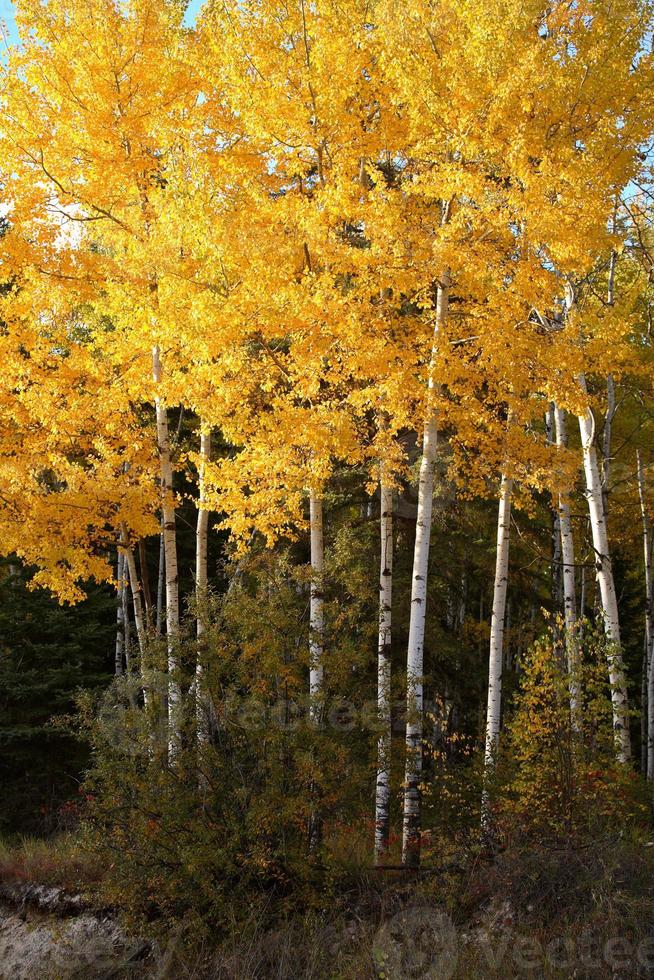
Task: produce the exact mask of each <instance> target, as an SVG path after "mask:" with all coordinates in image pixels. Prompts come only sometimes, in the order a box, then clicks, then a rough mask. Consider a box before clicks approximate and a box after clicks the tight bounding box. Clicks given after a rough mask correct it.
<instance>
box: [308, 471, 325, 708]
mask: <svg viewBox="0 0 654 980" xmlns="http://www.w3.org/2000/svg"><path fill="white" fill-rule="evenodd" d="M309 521H310V528H311V598H310V609H309V711H310V715H311V718H312V720H313V721H320V719H321V716H322V697H323V662H322V661H323V653H324V642H325V640H324V636H325V613H324V582H323V566H324V546H323V533H322V530H323V529H322V498H321V497H319V496H318V495H317V494H316V493H315V492H314V491H313V490H312V491H311V493H310V495H309Z"/></svg>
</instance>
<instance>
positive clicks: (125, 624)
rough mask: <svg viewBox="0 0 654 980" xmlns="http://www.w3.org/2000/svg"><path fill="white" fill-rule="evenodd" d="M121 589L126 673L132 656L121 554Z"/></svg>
mask: <svg viewBox="0 0 654 980" xmlns="http://www.w3.org/2000/svg"><path fill="white" fill-rule="evenodd" d="M122 557H123V582H124V584H123V589H122V595H121V598H122V603H123V653H124V655H125V672H126V673H127V674H129V673H130V671H131V656H132V638H131V635H130V624H129V596H128V594H127V580H128V570H127V561H126V560H125V556H124V555H123V556H122Z"/></svg>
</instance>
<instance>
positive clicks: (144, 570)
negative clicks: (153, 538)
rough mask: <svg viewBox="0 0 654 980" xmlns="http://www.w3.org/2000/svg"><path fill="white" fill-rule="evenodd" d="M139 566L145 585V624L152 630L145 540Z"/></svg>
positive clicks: (140, 541) (142, 543)
mask: <svg viewBox="0 0 654 980" xmlns="http://www.w3.org/2000/svg"><path fill="white" fill-rule="evenodd" d="M139 565H140V568H141V582H142V583H143V605H144V607H145V624H146V626H147V628H148V630H151V629H152V625H153V624H152V596H151V594H150V573H149V570H148V555H147V549H146V545H145V541H144V540H143V538H141V539H140V540H139Z"/></svg>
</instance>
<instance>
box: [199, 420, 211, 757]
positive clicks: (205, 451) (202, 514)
mask: <svg viewBox="0 0 654 980" xmlns="http://www.w3.org/2000/svg"><path fill="white" fill-rule="evenodd" d="M200 456H201V461H200V467H199V472H198V481H199V498H200V499H199V501H198V520H197V525H196V529H195V604H196V635H197V640H198V649H197V661H196V666H195V698H196V722H197V739H198V743H205V742H206V741H207V738H208V731H209V724H208V723H209V718H208V704H207V697H206V692H205V690H204V678H203V664H202V657H203V655H204V651H203V649H202V637H203V635H204V633H205V629H206V615H207V582H208V576H207V544H208V531H209V511H208V510H207V508H206V484H205V472H206V464H207V462H208V461H209V460H210V458H211V432H202V433H201V434H200Z"/></svg>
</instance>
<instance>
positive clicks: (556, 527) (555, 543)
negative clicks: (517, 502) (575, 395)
mask: <svg viewBox="0 0 654 980" xmlns="http://www.w3.org/2000/svg"><path fill="white" fill-rule="evenodd" d="M545 435H546V439H547V442H548V444H549V445H556V405H555V404H554V402H550V404H549V407H548V409H547V412H546V413H545ZM551 567H552V601H553V604H554V608H555V610H556V611H557V612H558V611H559V610H563V607H564V593H563V560H562V556H561V515H560V508H559V507H558V506H556V507H554V506H553V507H552V566H551Z"/></svg>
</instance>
